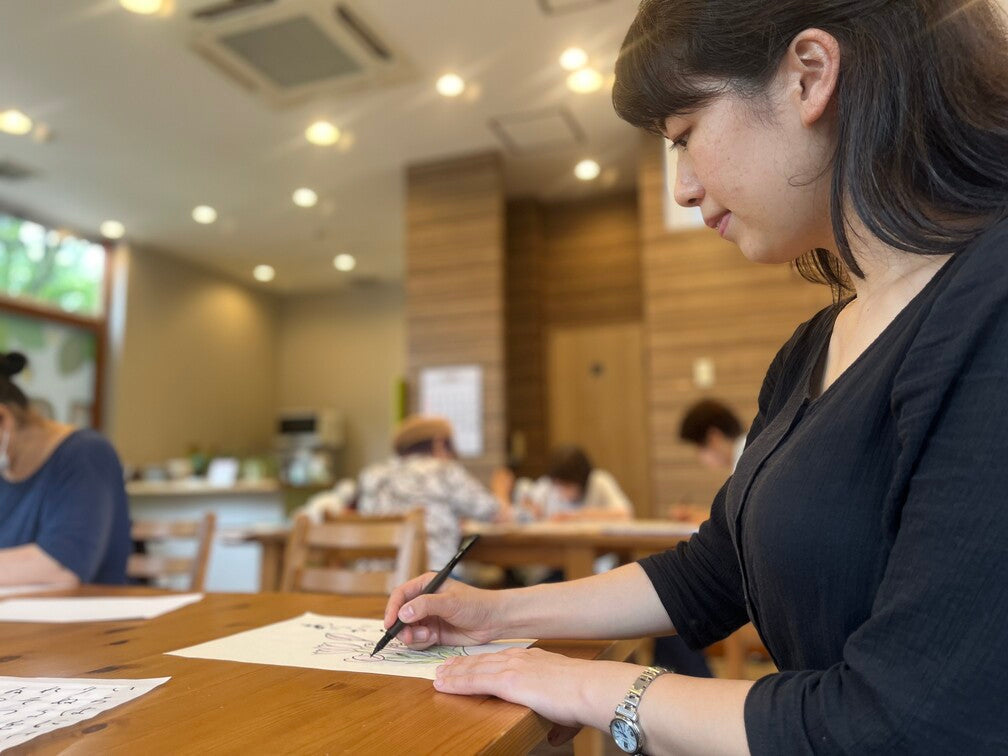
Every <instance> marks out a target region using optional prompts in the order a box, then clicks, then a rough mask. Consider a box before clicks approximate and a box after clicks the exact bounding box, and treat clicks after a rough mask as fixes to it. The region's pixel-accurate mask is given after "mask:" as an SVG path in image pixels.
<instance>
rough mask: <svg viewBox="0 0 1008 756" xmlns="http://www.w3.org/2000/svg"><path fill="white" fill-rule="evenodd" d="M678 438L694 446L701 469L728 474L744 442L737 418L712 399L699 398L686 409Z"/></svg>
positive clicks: (736, 460)
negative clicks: (724, 471) (722, 471)
mask: <svg viewBox="0 0 1008 756" xmlns="http://www.w3.org/2000/svg"><path fill="white" fill-rule="evenodd" d="M679 437H680V438H681V439H682V440H683V441H686V442H687V443H690V444H693V445H694V446H696V447H697V456H698V457H699V459H700V462H701V463H702V464H703V465H704V466H705V467H708V468H710V469H712V470H726V471H728V472H732V471H733V470H734V469H735V465H736V464H738V461H739V457H741V456H742V450H743V449H744V448H745V442H746V436H745V433H744V432H743V430H742V423H741V422H740V421H739V419H738V417H737V416H736V415H735V413H734V412H732V411H731V410H730V409H728V407H727V406H725V405H724V404H722V403H721V402H719V401H716V400H714V399H703V400H701V401H699V402H697V403H696V404H693V405H692V406H690V407H689V409H687V410H686V414H685V415H684V416H683V419H682V424H681V425H680V426H679Z"/></svg>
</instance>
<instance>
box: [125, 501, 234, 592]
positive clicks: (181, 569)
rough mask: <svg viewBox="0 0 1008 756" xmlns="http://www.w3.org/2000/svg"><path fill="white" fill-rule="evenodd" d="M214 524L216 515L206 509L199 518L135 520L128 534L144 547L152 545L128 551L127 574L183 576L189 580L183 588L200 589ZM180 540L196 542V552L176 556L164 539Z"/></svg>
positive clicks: (146, 576)
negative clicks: (135, 552)
mask: <svg viewBox="0 0 1008 756" xmlns="http://www.w3.org/2000/svg"><path fill="white" fill-rule="evenodd" d="M216 526H217V517H216V516H215V515H214V513H213V512H207V513H206V514H204V515H203V517H202V518H201V519H199V520H185V521H179V520H165V521H158V520H139V521H137V522H134V523H133V526H132V528H131V530H130V536H131V538H132V539H133V541H134V542H135V543H136V542H139V543H142V544H143V545H144V549H145V551H146V550H147V549H150V547H151V546H152V545H153V546H154V552H153V553H140V554H130V557H129V561H128V562H127V563H126V574H127V576H128V577H131V578H146V579H148V580H159V579H171V578H173V577H177V576H185V577H187V578H188V583H189V584H188V586H187V587H185V588H183V590H190V591H202V590H203V583H204V581H205V579H206V570H207V563H208V562H209V561H210V545H211V544H212V543H213V537H214V531H215V529H216ZM183 540H193V541H195V542H196V553H195V554H193V555H192V556H175V555H174V554H173V553H171V549H168V548H167V544H166V542H168V541H183ZM162 544H165V546H166V548H161V545H162ZM158 552H163V553H158Z"/></svg>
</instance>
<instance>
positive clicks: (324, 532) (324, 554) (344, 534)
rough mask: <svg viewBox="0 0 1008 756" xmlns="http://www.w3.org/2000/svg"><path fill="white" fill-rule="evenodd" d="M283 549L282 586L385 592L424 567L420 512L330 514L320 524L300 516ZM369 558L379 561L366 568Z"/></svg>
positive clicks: (364, 593)
mask: <svg viewBox="0 0 1008 756" xmlns="http://www.w3.org/2000/svg"><path fill="white" fill-rule="evenodd" d="M286 551H287V553H286V556H285V560H284V572H283V578H282V579H281V581H280V590H281V591H287V592H290V591H309V592H319V593H342V594H346V595H360V596H371V595H382V596H387V595H388V594H389V593H390V592H391V591H392V589H393V588H395V587H396V586H397V585H399V584H400V583H402V582H404V581H406V580H409V579H410V578H411V577H414V576H415V575H419V574H420V573H422V572H423V571H424V568H425V565H426V562H427V556H426V549H425V547H424V520H423V511H422V510H413V511H411V512H409V513H407V514H405V515H401V516H390V517H386V516H382V517H368V516H364V515H359V514H354V513H347V514H340V515H329V516H327V517H326V521H325V522H322V523H314V522H312V521H311V519H310V518H309V517H308V516H306V515H301V516H300V517H298V518H297V519H296V520H295V521H294V527H293V529H292V530H291V534H290V539H289V540H288V541H287V550H286ZM370 560H379V565H378V566H377V567H376V568H375V569H370V570H368V569H366V567H368V566H370V565H368V562H369V561H370ZM389 563H391V565H392V568H391V569H387V568H386V565H388V564H389Z"/></svg>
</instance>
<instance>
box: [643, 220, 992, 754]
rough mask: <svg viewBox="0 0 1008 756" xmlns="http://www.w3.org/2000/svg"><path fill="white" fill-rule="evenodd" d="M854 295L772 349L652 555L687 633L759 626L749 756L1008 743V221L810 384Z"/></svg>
mask: <svg viewBox="0 0 1008 756" xmlns="http://www.w3.org/2000/svg"><path fill="white" fill-rule="evenodd" d="M839 310H840V307H839V306H836V305H835V306H832V307H828V308H826V309H825V310H823V311H822V312H820V313H819V314H818V315H816V316H815V317H814V318H812V320H810V321H808V322H807V323H805V324H803V325H802V326H801V327H799V328H798V330H797V331H796V332H795V334H794V336H793V337H792V338H791V340H790V341H789V342H788V343H787V344H785V345H784V347H783V348H782V349H781V351H780V352H779V353H778V354H777V357H776V358H775V359H774V361H773V363H772V364H771V366H770V370H769V372H768V373H767V377H766V380H765V382H764V384H763V388H762V390H761V391H760V397H759V414H758V415H757V416H756V419H755V421H754V422H753V424H752V429H751V430H750V432H749V436H748V441H747V446H746V450H745V452H744V453H743V455H742V458H741V459H740V460H739V463H738V466H737V468H736V470H735V473H734V475H733V476H732V477H731V478H730V479H729V480H728V482H727V483H726V484H725V486H724V487H723V488H722V489H721V491H719V492H718V494H717V497H716V498H715V500H714V504H713V507H712V510H711V519H710V520H709V521H708V522H706V523H705V524H704V525H703V526H702V527H701V528H700V531H699V532H698V533H697V535H696V536H694V537H693V538H692V539H691V540H690V541H689V542H688V543H686V544H682V545H680V547H679V548H677V549H676V550H674V551H669V552H666V553H664V554H659V555H656V556H654V557H652V558H649V559H645V560H642V562H641V565H642V566H643V568H644V570H645V571H646V573H647V575H648V577H649V578H650V579H651V581H652V583H653V584H654V586H655V589H656V590H657V592H658V594H659V596H660V597H661V599H662V602H663V603H664V605H665V608H666V609H667V611H668V613H669V617H670V618H671V619H672V622H673V624H674V625H675V627H676V629H677V631H678V632H679V634H680V635H681V636H682V637H683V638H684V639H685V640H686V641H687V643H689V644H690V645H692V646H694V647H702V646H706V645H708V644H710V643H712V642H714V641H716V640H719V639H721V638H723V637H725V636H726V635H728V634H729V633H731V632H732V631H733V630H735V629H736V628H738V627H740V626H741V625H742V624H744V623H746V622H748V621H750V620H752V622H753V624H755V626H756V628H757V629H758V630H759V633H760V636H761V637H762V639H763V641H764V643H765V644H766V647H767V649H768V650H769V651H770V653H771V655H772V656H773V659H774V661H775V662H776V663H777V666H778V668H779V669H780V670H781V672H780V673H779V674H775V675H771V676H768V677H765V678H763V679H762V680H760V681H758V682H757V683H756V684H755V685H754V687H753V688H752V690H751V692H750V693H749V696H748V698H747V700H746V705H745V723H746V732H747V736H748V740H749V747H750V749H751V750H752V752H753V753H765V754H785V753H786V754H796V753H929V754H930V753H971V754H977V753H1001V754H1004V753H1008V428H1006V422H1008V222H1002V223H1001V224H999V225H998V226H996V227H995V228H993V229H991V230H989V231H988V232H987V233H985V234H984V235H983V236H982V237H980V238H979V239H978V240H977V241H976V242H974V243H973V245H971V247H970V248H969V249H967V250H965V251H963V252H962V253H960V254H959V255H957V256H956V257H955V258H953V259H952V260H951V261H949V262H948V263H947V264H946V265H945V266H944V267H943V268H942V269H941V270H940V271H939V272H938V273H937V275H936V276H935V277H934V278H933V279H932V280H931V281H930V282H929V283H928V284H927V286H926V287H925V288H924V289H923V291H921V292H920V293H919V294H918V295H917V296H916V297H915V298H914V299H913V300H912V301H911V302H910V304H908V305H907V307H906V308H905V309H904V310H903V311H902V312H901V313H900V314H899V315H898V316H897V317H896V318H895V319H894V320H893V322H892V323H891V324H890V325H889V326H888V327H887V328H886V329H885V331H883V333H882V334H881V335H880V336H879V337H878V339H876V341H875V342H874V343H872V345H871V346H870V347H868V349H867V350H865V352H864V353H863V354H862V355H861V356H860V357H859V358H858V359H857V360H856V361H855V362H854V364H853V365H851V366H850V367H849V368H848V369H847V370H846V371H845V372H844V373H843V374H842V375H841V376H840V377H839V378H838V379H837V380H836V381H835V382H834V383H833V384H832V385H831V386H830V387H829V388H828V389H827V390H826V391H825V392H824V393H823V394H822V395H821V396H818V397H817V398H812V397H813V396H814V393H813V391H812V390H810V389H812V388H813V383H812V378H813V374H814V373H815V372H816V366H817V364H819V363H820V361H821V359H822V357H823V355H824V353H825V351H826V348H827V346H828V344H829V338H830V335H831V333H832V329H833V322H834V320H835V318H836V315H837V313H838V312H839Z"/></svg>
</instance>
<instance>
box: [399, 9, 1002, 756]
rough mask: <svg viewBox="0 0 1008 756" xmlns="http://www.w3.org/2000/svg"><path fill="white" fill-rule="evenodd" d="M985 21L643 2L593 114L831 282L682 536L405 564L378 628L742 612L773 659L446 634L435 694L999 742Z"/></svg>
mask: <svg viewBox="0 0 1008 756" xmlns="http://www.w3.org/2000/svg"><path fill="white" fill-rule="evenodd" d="M1006 40H1008V32H1006V20H1005V16H1004V11H1003V8H1001V7H1000V6H999V5H998V4H997V3H995V2H994V0H802V2H768V1H767V0H643V2H642V3H641V4H640V6H639V9H638V11H637V16H636V18H635V20H634V22H633V24H632V25H631V27H630V31H629V32H628V33H627V36H626V38H625V40H624V42H623V46H622V49H621V51H620V54H619V57H618V59H617V62H616V78H615V83H614V85H613V101H614V103H615V106H616V110H617V113H618V114H619V115H620V116H621V117H622V118H624V119H625V120H627V121H628V122H630V123H631V124H634V125H636V126H639V127H642V128H644V129H647V130H648V131H651V132H653V133H655V134H661V135H662V136H664V137H665V138H667V140H668V141H669V143H670V144H671V146H672V149H673V150H674V151H675V154H676V158H677V161H678V170H677V178H676V182H675V187H674V196H675V199H676V201H677V202H678V203H679V204H680V205H683V206H684V207H690V208H699V211H700V212H701V213H702V214H703V216H704V220H705V221H706V223H707V225H708V226H710V227H711V229H713V230H715V231H716V232H717V233H718V235H719V236H721V237H722V238H724V239H726V240H728V241H730V242H732V243H734V244H735V245H737V247H738V248H739V250H740V252H741V253H742V255H743V256H745V257H746V258H747V259H749V260H750V261H753V262H759V263H771V264H781V265H788V264H791V263H795V262H797V263H798V266H799V270H801V271H804V273H805V274H806V275H808V276H810V277H812V278H818V279H820V280H822V281H825V282H827V283H829V284H830V285H832V286H833V287H834V290H835V292H836V293H837V298H836V300H835V302H834V304H832V305H830V306H828V307H826V308H824V309H823V310H821V311H820V312H819V313H817V314H816V315H814V316H813V317H812V318H811V319H810V320H808V321H807V322H805V323H803V324H801V325H799V326H798V327H797V329H796V330H795V332H794V334H793V336H792V337H791V338H790V339H789V340H788V341H787V342H786V343H785V344H784V345H783V346H782V347H781V349H780V351H779V352H778V353H777V355H776V357H775V358H774V359H773V361H772V362H771V364H770V366H769V369H768V370H767V374H766V378H765V379H764V382H763V386H762V388H761V389H760V392H759V398H758V408H759V409H758V412H757V414H756V417H755V419H754V420H753V422H752V426H751V428H750V430H749V433H748V443H747V445H746V449H745V451H744V452H743V453H742V457H741V458H740V459H739V461H738V465H737V466H736V469H735V472H734V474H733V475H732V476H731V478H729V479H728V481H727V482H726V484H725V485H724V486H723V487H722V488H721V490H720V491H719V492H718V493H717V495H716V496H715V498H714V501H713V504H712V507H711V516H710V519H708V520H707V521H706V522H705V523H704V524H703V525H702V526H701V527H700V529H699V531H698V532H697V533H696V534H695V535H694V536H693V537H692V538H691V539H690V540H689V541H688V542H687V543H682V544H679V545H678V547H677V548H675V549H674V550H671V551H666V552H663V553H661V554H657V555H654V556H651V557H648V558H646V559H642V560H640V561H639V562H637V563H635V564H629V565H625V566H623V567H619V568H617V569H615V570H612V571H610V572H607V573H604V574H602V575H595V576H592V577H589V578H585V579H583V580H574V581H569V582H566V583H558V584H553V585H541V586H533V587H530V588H519V589H514V590H511V591H481V590H478V589H475V588H471V587H469V586H464V585H459V584H458V583H453V582H450V581H449V582H447V583H445V584H444V585H443V586H441V588H440V589H439V591H438V592H437V593H433V594H423V593H422V589H423V586H424V585H425V584H426V582H425V581H427V580H429V579H430V578H429V576H426V577H424V576H422V577H420V578H417V579H415V580H412V581H409V582H407V583H405V584H404V585H403V586H400V587H399V588H397V589H396V590H395V591H394V592H393V594H392V596H391V598H390V599H389V602H388V605H387V607H386V612H385V625H386V627H388V626H391V625H392V624H393V622H394V621H395V620H396V618H397V617H398V618H400V619H402V620H403V621H404V622H407V623H409V625H408V626H407V627H406V628H405V629H404V630H403V631H402V632H401V633H400V634H399V638H400V639H401V640H402V641H403V642H405V643H407V644H408V645H410V646H412V647H414V648H421V647H425V646H428V645H430V644H433V643H444V644H451V645H456V644H463V645H468V644H475V643H486V642H488V641H490V640H493V639H495V638H516V637H517V638H527V637H533V638H551V637H554V638H556V637H562V638H569V637H580V638H617V637H623V638H637V637H641V636H644V635H652V634H661V633H665V634H669V633H673V632H675V633H678V634H679V635H680V636H682V637H683V639H684V640H686V641H687V642H688V643H689V644H690V645H691V646H693V647H702V646H705V645H708V644H709V643H712V642H714V641H717V640H719V639H722V638H724V637H726V636H727V635H728V634H730V633H731V632H733V631H734V630H736V629H737V628H739V627H741V626H742V625H743V624H745V623H747V622H749V620H750V619H751V620H752V622H753V624H754V625H755V626H756V628H757V630H758V631H759V634H760V637H761V638H762V639H763V641H764V643H765V645H766V647H767V649H768V650H769V651H770V653H771V655H772V657H773V660H774V662H775V664H776V666H777V668H778V670H779V672H777V673H775V674H771V675H767V676H765V677H763V678H761V679H760V680H757V681H755V682H754V681H750V680H704V679H696V678H690V677H685V676H682V675H677V674H670V673H666V671H665V670H661V669H657V668H644V667H642V666H639V665H636V664H625V663H618V662H611V661H585V660H580V659H571V658H569V657H566V656H563V655H559V654H551V653H549V652H546V651H544V650H542V649H538V648H530V649H520V650H517V649H510V650H508V651H504V652H501V653H499V654H482V655H474V656H468V657H466V656H459V657H453V658H452V659H449V660H448V661H447V662H445V663H444V664H442V665H441V666H440V667H439V668H438V670H437V677H436V679H435V681H434V688H435V690H437V691H440V692H446V693H455V694H471V695H495V696H498V697H501V698H504V699H506V700H508V701H512V702H515V703H518V704H522V705H526V706H529V707H531V708H533V709H534V710H535V711H536V712H537V713H538V714H539V715H540V716H543V717H545V718H546V719H548V720H550V721H552V722H555V723H557V724H558V725H562V726H564V727H565V729H566V732H573V731H574V730H575V728H577V727H580V726H585V725H586V726H590V727H596V728H599V729H606V728H608V729H609V731H610V733H611V734H612V735H613V737H614V739H615V741H616V744H617V746H618V747H619V748H620V749H622V750H624V751H626V752H628V753H634V754H639V753H644V752H647V753H650V754H658V753H675V754H680V755H688V754H710V753H718V754H747V753H754V754H813V753H822V754H841V753H848V754H893V753H899V754H936V753H942V754H950V753H956V754H971V755H972V754H1005V753H1008V716H1006V715H1005V702H1006V701H1008V643H1006V642H1005V640H1006V630H1005V628H1006V627H1008V580H1006V579H1005V575H1008V506H1006V505H1005V501H1006V491H1008V464H1006V463H1005V460H1006V459H1008V434H1006V433H1005V429H1004V418H1005V417H1006V416H1008V391H1006V386H1008V75H1006V72H1008V41H1006ZM768 296H772V294H769V295H768ZM711 307H712V308H716V307H717V303H716V302H711ZM767 307H768V309H772V305H771V304H770V303H769V302H768V303H767ZM661 462H662V460H655V463H656V464H660V463H661Z"/></svg>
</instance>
